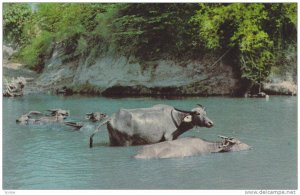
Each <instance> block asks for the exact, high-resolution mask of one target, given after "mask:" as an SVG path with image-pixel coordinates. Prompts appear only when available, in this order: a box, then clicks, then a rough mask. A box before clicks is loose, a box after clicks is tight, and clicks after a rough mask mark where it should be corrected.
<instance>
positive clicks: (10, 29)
mask: <svg viewBox="0 0 300 195" xmlns="http://www.w3.org/2000/svg"><path fill="white" fill-rule="evenodd" d="M31 17H32V11H31V8H30V6H29V5H28V4H26V3H3V30H4V41H5V42H7V43H11V44H14V45H18V46H20V45H22V44H24V42H25V41H24V39H26V37H25V33H24V26H25V25H26V23H27V22H28V21H29V20H30V18H31Z"/></svg>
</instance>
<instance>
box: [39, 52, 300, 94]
mask: <svg viewBox="0 0 300 195" xmlns="http://www.w3.org/2000/svg"><path fill="white" fill-rule="evenodd" d="M63 58H64V56H63V52H62V51H60V50H59V49H55V50H54V52H53V55H52V57H51V59H49V60H48V61H47V62H46V65H45V69H44V71H43V73H42V74H41V75H40V76H39V78H38V79H37V84H38V86H39V87H42V88H44V89H46V90H51V91H54V90H56V89H60V88H62V87H65V88H67V89H70V91H72V92H75V93H88V94H101V95H104V96H140V95H147V96H149V95H151V96H155V95H159V96H164V95H165V96H185V95H190V96H192V95H197V96H207V95H243V93H245V92H246V90H247V83H244V82H243V81H242V80H240V79H239V78H238V76H237V74H236V72H235V71H234V70H233V68H232V66H230V65H228V64H226V63H224V62H222V60H220V62H218V63H215V62H216V61H217V59H218V58H219V56H213V55H208V54H206V55H205V56H203V58H202V59H201V60H188V61H176V60H170V59H160V60H153V61H143V62H141V61H139V60H137V59H135V58H134V57H132V56H131V57H125V56H121V55H116V54H111V53H107V54H106V55H102V56H101V57H97V58H96V59H94V60H90V59H89V58H87V59H85V60H77V61H71V62H63V61H64V60H63ZM293 71H294V72H295V71H296V70H292V72H293ZM288 75H289V74H280V76H278V75H276V74H275V75H274V74H271V75H270V78H269V79H268V80H267V82H265V83H263V90H265V91H266V92H267V93H269V94H287V95H293V94H296V91H297V86H296V79H297V76H294V77H295V78H294V79H293V78H292V79H288V77H289V76H288ZM289 78H290V77H289Z"/></svg>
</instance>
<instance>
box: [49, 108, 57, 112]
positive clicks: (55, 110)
mask: <svg viewBox="0 0 300 195" xmlns="http://www.w3.org/2000/svg"><path fill="white" fill-rule="evenodd" d="M58 110H60V109H48V110H47V111H49V112H57V111H58Z"/></svg>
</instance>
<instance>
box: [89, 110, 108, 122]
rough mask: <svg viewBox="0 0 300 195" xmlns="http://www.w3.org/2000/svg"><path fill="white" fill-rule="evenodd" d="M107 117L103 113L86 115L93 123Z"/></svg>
mask: <svg viewBox="0 0 300 195" xmlns="http://www.w3.org/2000/svg"><path fill="white" fill-rule="evenodd" d="M106 117H107V115H106V114H104V113H101V112H90V113H86V119H88V120H90V121H92V122H98V121H101V120H102V119H104V118H106Z"/></svg>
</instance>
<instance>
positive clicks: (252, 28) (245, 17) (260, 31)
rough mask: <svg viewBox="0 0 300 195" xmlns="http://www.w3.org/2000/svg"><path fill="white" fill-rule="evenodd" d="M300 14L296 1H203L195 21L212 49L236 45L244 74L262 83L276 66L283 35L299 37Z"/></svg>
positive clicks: (194, 18) (208, 46)
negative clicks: (298, 22)
mask: <svg viewBox="0 0 300 195" xmlns="http://www.w3.org/2000/svg"><path fill="white" fill-rule="evenodd" d="M296 14H297V12H296V4H282V3H281V4H278V3H275V4H262V3H233V4H200V9H199V11H198V12H197V14H196V15H195V16H194V17H193V18H192V21H193V22H197V23H198V25H199V37H200V39H201V40H203V41H204V43H205V46H206V47H207V48H208V49H213V50H222V49H223V50H224V49H226V48H227V49H228V48H236V49H237V50H235V51H238V53H237V58H238V59H239V61H240V69H241V74H242V77H244V78H247V79H250V80H252V81H253V82H258V83H260V82H261V81H262V80H264V79H265V78H266V77H267V76H268V74H269V71H270V67H271V66H272V65H274V62H275V59H276V55H275V54H274V46H275V45H277V46H278V45H280V44H281V43H282V42H283V40H282V38H283V37H282V36H281V35H282V34H284V33H287V32H294V36H295V32H296V26H295V24H296V22H295V21H296ZM287 24H289V26H286V25H287ZM283 26H285V27H286V29H283ZM285 31H286V32H285ZM287 40H289V39H284V41H287ZM291 40H296V39H295V37H293V36H291ZM280 49H282V48H280Z"/></svg>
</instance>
